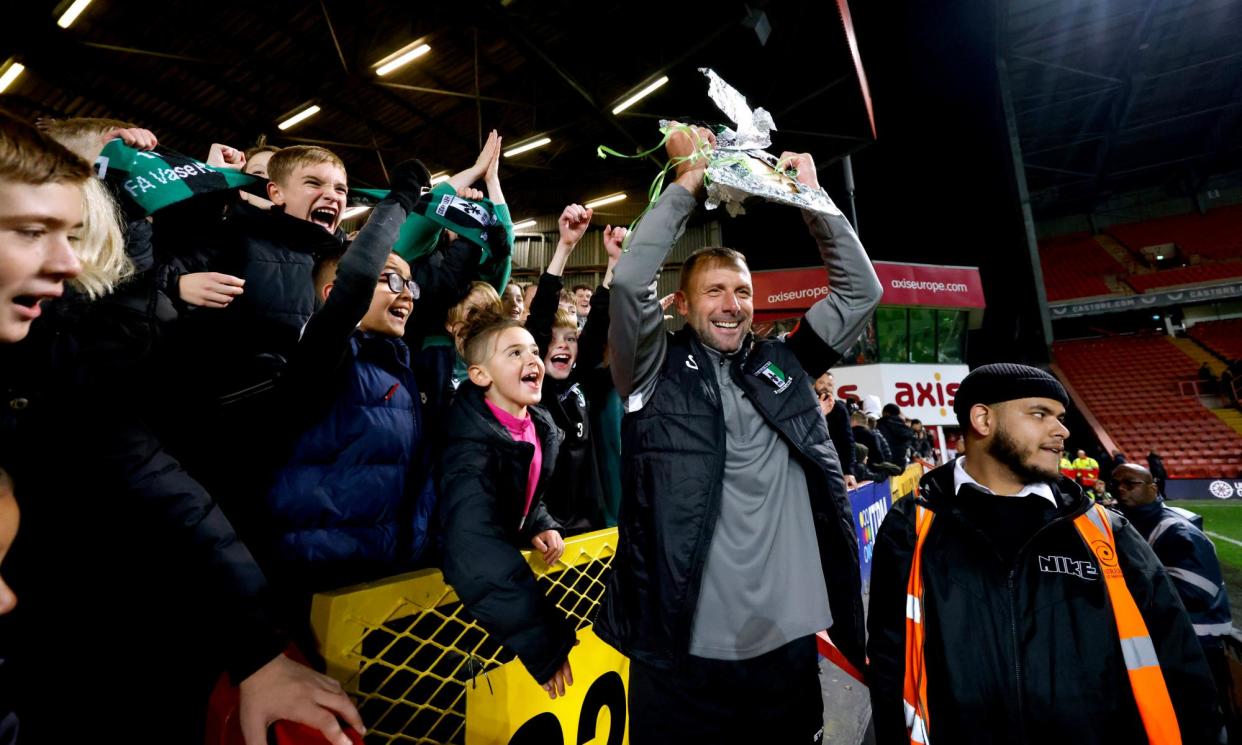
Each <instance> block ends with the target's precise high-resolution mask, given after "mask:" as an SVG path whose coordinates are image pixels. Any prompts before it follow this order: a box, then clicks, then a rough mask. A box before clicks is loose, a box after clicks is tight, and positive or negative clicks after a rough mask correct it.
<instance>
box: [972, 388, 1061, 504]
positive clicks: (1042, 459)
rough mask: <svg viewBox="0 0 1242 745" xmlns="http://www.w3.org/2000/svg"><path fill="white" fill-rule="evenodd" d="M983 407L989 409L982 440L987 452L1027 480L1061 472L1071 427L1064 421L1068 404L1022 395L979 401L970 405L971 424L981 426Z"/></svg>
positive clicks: (1052, 478)
mask: <svg viewBox="0 0 1242 745" xmlns="http://www.w3.org/2000/svg"><path fill="white" fill-rule="evenodd" d="M981 409H982V410H985V411H986V412H987V417H986V424H983V425H982V426H984V427H986V428H987V430H988V432H987V434H986V435H985V437H984V440H983V445H984V448H985V452H986V453H987V455H989V456H991V457H992V458H994V459H995V460H997V461H999V462H1000V463H1001V464H1002V465H1004V466H1005V467H1007V468H1008V469H1009V470H1010V471H1011V472H1012V473H1013V474H1014V476H1016V477H1017V478H1018V479H1019V480H1020V481H1023V482H1025V483H1033V482H1037V481H1055V480H1056V479H1057V478H1058V477H1059V476H1060V475H1061V471H1060V463H1061V454H1062V453H1063V452H1064V451H1065V438H1066V437H1069V430H1068V429H1066V427H1065V424H1064V422H1063V421H1062V420H1063V419H1064V418H1065V407H1064V406H1062V405H1061V402H1060V401H1056V400H1054V399H1051V398H1020V399H1016V400H1013V401H1005V402H1003V403H998V404H993V405H991V406H982V405H976V406H975V407H974V408H972V409H971V423H972V426H979V423H978V422H977V421H976V417H977V415H978V413H979V412H980V410H981ZM972 457H973V456H972Z"/></svg>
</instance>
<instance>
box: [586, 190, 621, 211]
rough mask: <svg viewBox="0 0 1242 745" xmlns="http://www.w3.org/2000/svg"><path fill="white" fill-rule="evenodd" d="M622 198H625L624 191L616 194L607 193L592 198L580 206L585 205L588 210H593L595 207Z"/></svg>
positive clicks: (618, 200)
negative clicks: (603, 195) (597, 197)
mask: <svg viewBox="0 0 1242 745" xmlns="http://www.w3.org/2000/svg"><path fill="white" fill-rule="evenodd" d="M623 199H625V192H620V193H617V194H609V195H608V196H606V197H600V198H599V199H592V200H591V201H589V202H587V203H586V204H584V205H582V206H583V207H586V208H587V209H589V210H593V209H595V208H596V207H603V206H604V205H605V204H612V203H613V202H620V201H622V200H623Z"/></svg>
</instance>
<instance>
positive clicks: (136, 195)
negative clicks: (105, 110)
mask: <svg viewBox="0 0 1242 745" xmlns="http://www.w3.org/2000/svg"><path fill="white" fill-rule="evenodd" d="M95 174H96V175H97V176H99V178H101V179H103V180H104V181H106V182H108V183H109V184H112V185H114V186H115V187H116V193H117V194H122V195H124V198H127V199H128V200H129V201H130V202H131V203H132V204H133V205H134V206H136V207H137V211H138V212H140V213H141V214H142V215H144V216H145V215H149V214H151V213H152V212H155V211H157V210H161V209H163V208H165V207H167V206H169V205H172V204H176V203H178V202H183V201H185V200H187V199H190V198H191V197H195V196H198V195H200V194H211V193H214V192H219V191H225V190H228V189H238V188H241V187H246V186H253V185H255V184H261V183H263V180H262V179H260V178H258V177H257V176H251V175H249V174H246V173H242V172H241V171H235V170H232V169H229V168H213V167H212V166H209V165H207V164H206V163H204V162H202V161H200V160H195V159H194V158H191V157H189V156H188V155H182V154H181V153H178V152H176V151H174V150H169V149H167V148H163V147H157V148H155V149H154V150H136V149H134V148H132V147H130V146H128V145H126V144H125V143H124V142H122V141H121V140H112V141H110V142H109V143H108V144H106V145H104V148H103V151H102V152H101V153H100V154H99V157H98V158H96V159H95Z"/></svg>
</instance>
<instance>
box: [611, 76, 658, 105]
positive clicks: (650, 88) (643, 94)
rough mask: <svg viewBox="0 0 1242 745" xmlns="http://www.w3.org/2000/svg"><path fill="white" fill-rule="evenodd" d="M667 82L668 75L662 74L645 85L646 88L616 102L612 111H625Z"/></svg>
mask: <svg viewBox="0 0 1242 745" xmlns="http://www.w3.org/2000/svg"><path fill="white" fill-rule="evenodd" d="M667 82H668V76H667V75H664V76H662V77H661V78H660V79H659V80H657V81H655V82H654V83H652V84H651V85H649V86H647V87H646V88H643V89H642V90H641V91H639V92H637V93H635V94H634V95H632V96H630V97H629V98H627V99H625V100H624V101H622V102H621V103H619V104H617V105H616V106H615V107H613V109H612V113H614V114H620V113H621V112H622V111H625V110H626V109H628V108H629V107H631V106H633V105H634V104H636V103H638V102H639V101H641V100H643V99H644V98H646V97H647V96H649V95H651V94H652V92H654V91H655V90H656V89H657V88H659V87H660V86H662V85H664V84H665V83H667Z"/></svg>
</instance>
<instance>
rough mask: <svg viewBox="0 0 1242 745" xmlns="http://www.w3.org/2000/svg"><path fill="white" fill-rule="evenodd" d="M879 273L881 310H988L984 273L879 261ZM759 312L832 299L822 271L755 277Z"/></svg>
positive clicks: (768, 273)
mask: <svg viewBox="0 0 1242 745" xmlns="http://www.w3.org/2000/svg"><path fill="white" fill-rule="evenodd" d="M874 264H875V273H876V275H877V276H879V278H880V284H881V285H883V287H884V297H883V299H882V300H881V301H880V303H881V305H916V306H928V307H934V308H982V307H984V302H983V283H982V282H981V281H980V279H979V270H978V269H976V268H974V267H965V266H933V265H931V264H898V263H896V262H891V261H877V262H874ZM751 280H752V281H753V282H754V285H755V312H756V314H762V316H768V317H772V316H773V315H774V313H775V312H777V311H804V310H806V309H807V308H810V307H811V306H812V305H814V304H815V302H816V301H818V300H820V299H821V298H823V297H824V296H826V295H827V294H828V274H827V272H826V271H824V269H823V268H822V267H815V268H813V269H778V270H774V271H764V272H754V273H752V274H751Z"/></svg>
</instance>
